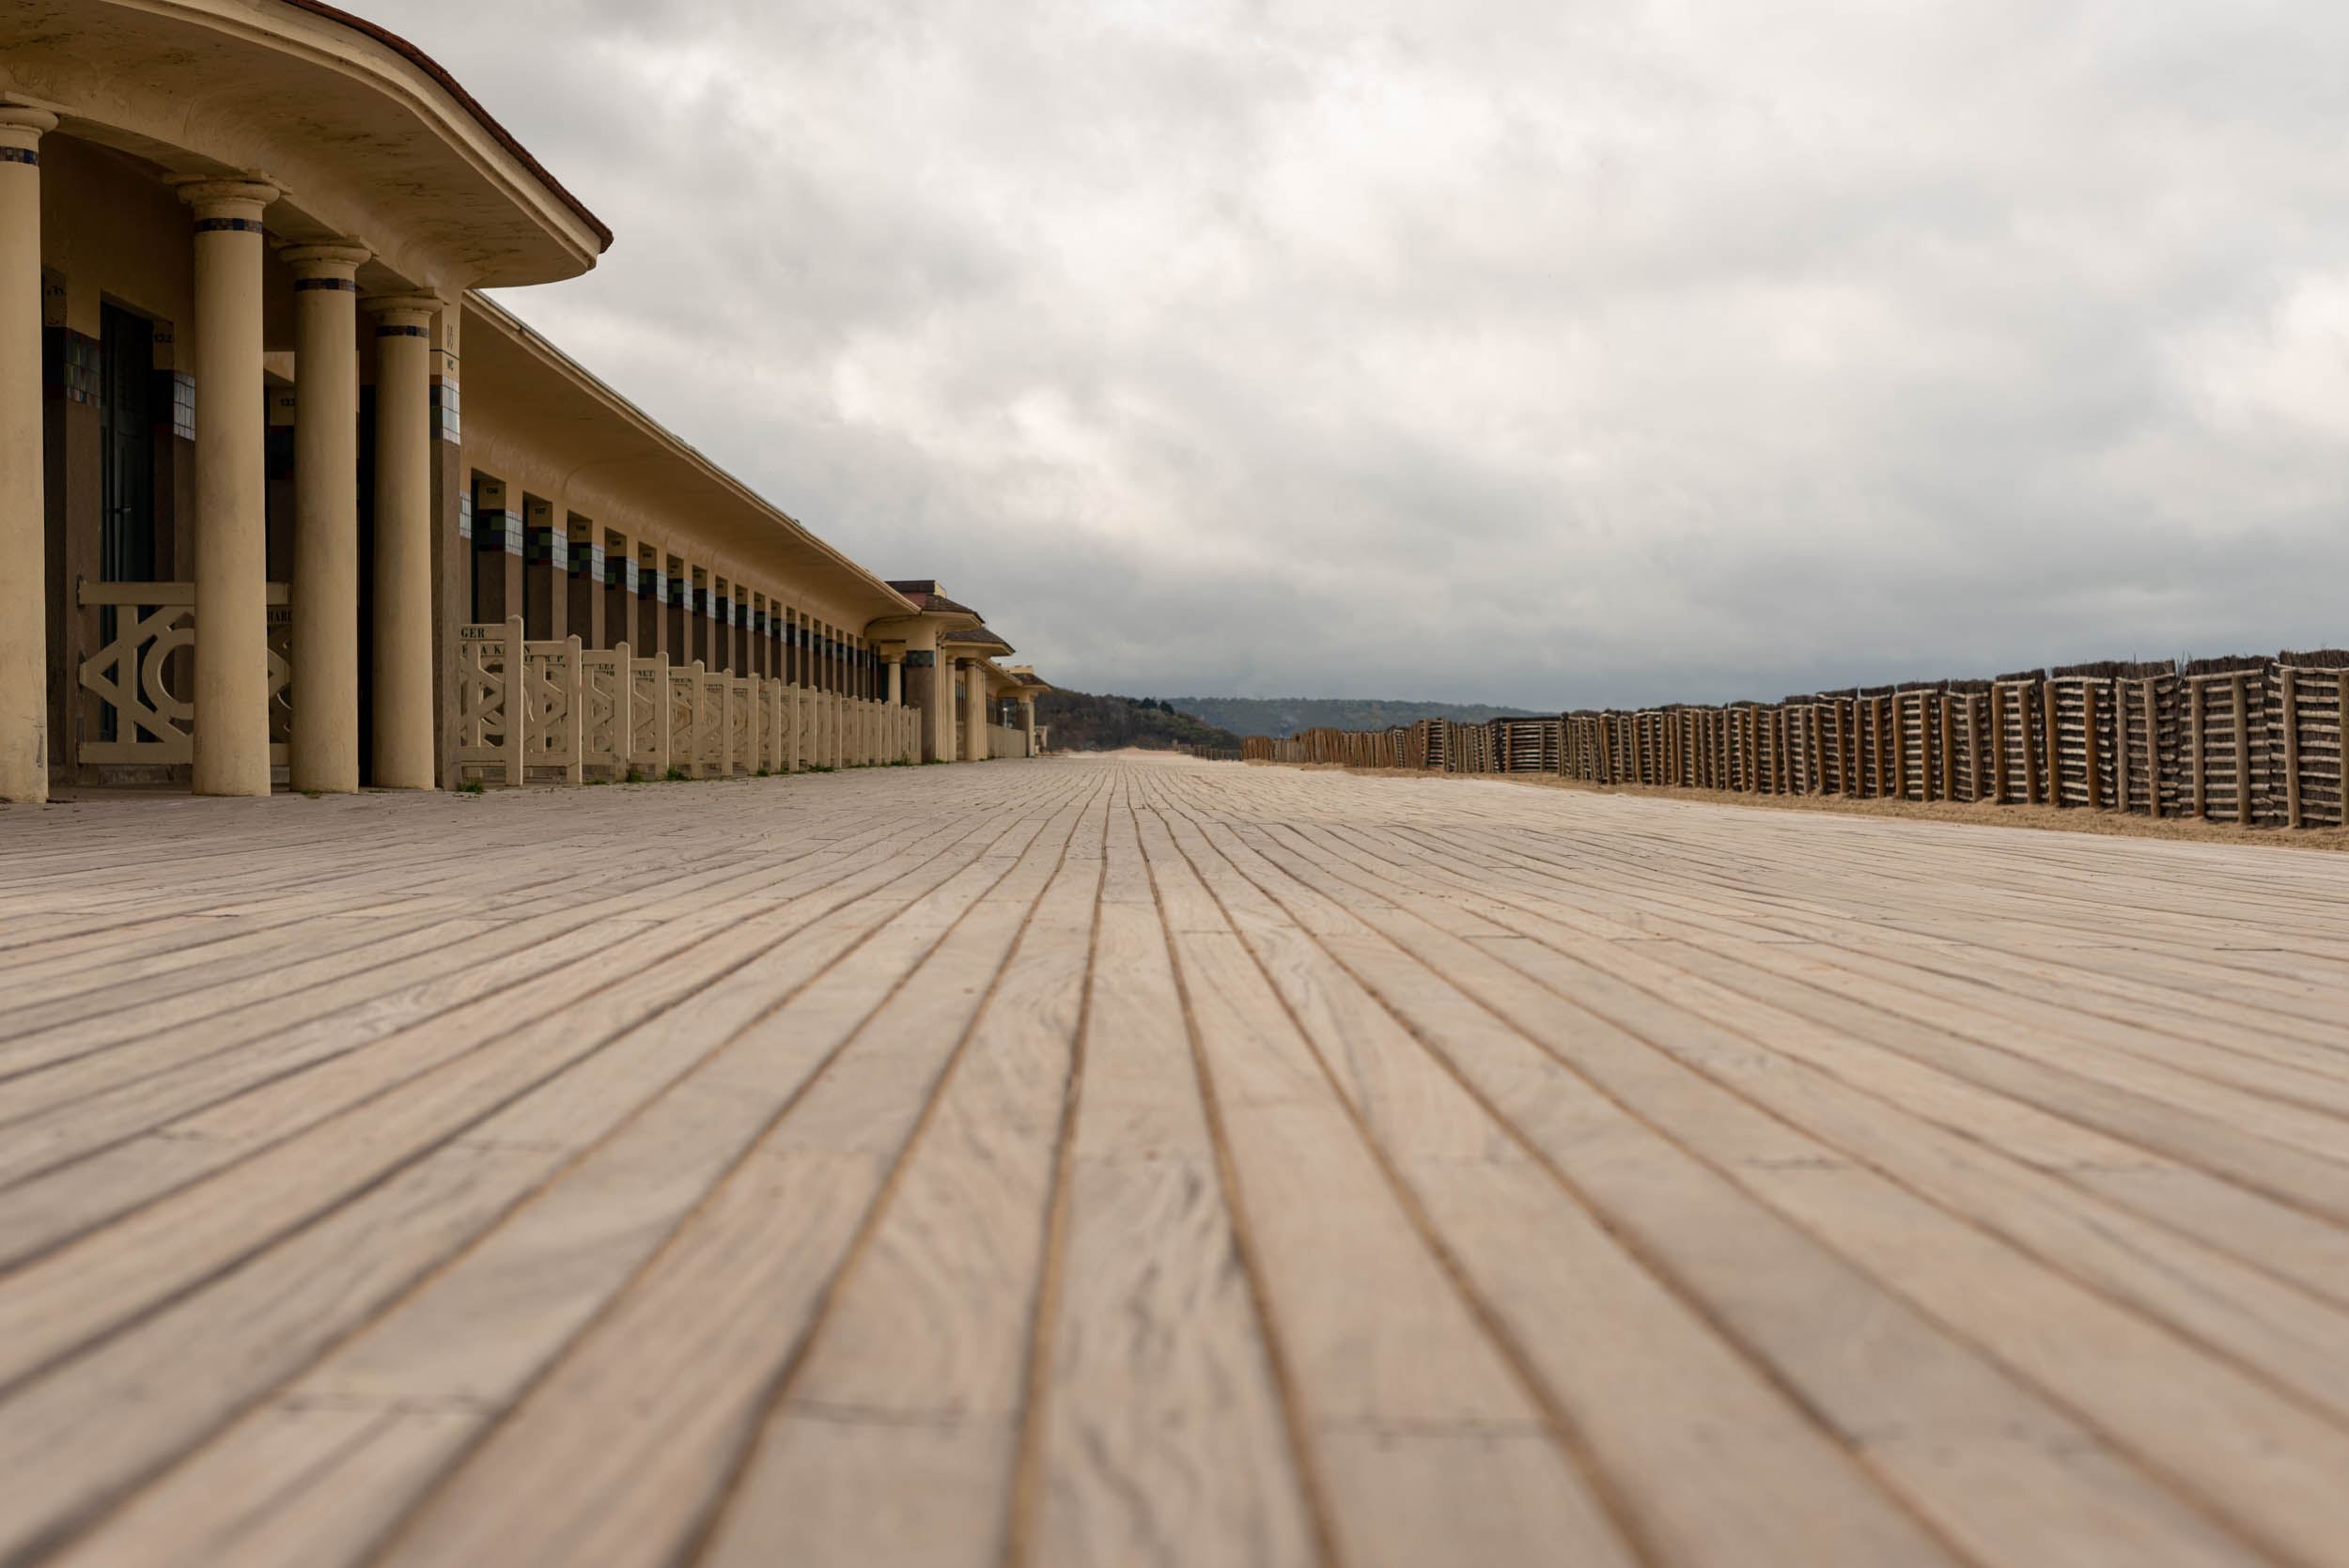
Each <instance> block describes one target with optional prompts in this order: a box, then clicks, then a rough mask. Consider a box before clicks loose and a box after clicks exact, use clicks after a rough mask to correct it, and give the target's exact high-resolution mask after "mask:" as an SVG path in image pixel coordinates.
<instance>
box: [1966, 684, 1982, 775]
mask: <svg viewBox="0 0 2349 1568" xmlns="http://www.w3.org/2000/svg"><path fill="white" fill-rule="evenodd" d="M1966 770H1967V772H1968V775H1969V778H1968V783H1967V789H1968V794H1969V796H1970V797H1971V798H1972V799H1973V800H1981V799H1982V715H1981V713H1980V712H1978V711H1977V710H1976V709H1975V707H1974V694H1973V693H1972V692H1971V691H1968V692H1967V693H1966Z"/></svg>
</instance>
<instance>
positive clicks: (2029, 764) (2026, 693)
mask: <svg viewBox="0 0 2349 1568" xmlns="http://www.w3.org/2000/svg"><path fill="white" fill-rule="evenodd" d="M2039 695H2040V693H2039V690H2038V688H2037V687H2036V686H2034V685H2031V684H2030V683H2029V682H2026V683H2025V684H2023V685H2021V686H2018V687H2016V688H2015V718H2016V719H2017V720H2019V721H2020V722H2021V725H2022V731H2021V733H2022V749H2023V794H2024V797H2025V803H2026V804H2028V805H2033V806H2036V805H2040V804H2042V803H2043V802H2044V801H2045V800H2046V797H2045V796H2044V795H2043V794H2042V793H2041V791H2040V787H2039V784H2040V772H2039V752H2040V749H2039V746H2038V745H2037V744H2035V743H2034V742H2033V741H2032V739H2031V733H2030V721H2031V706H2032V704H2031V699H2032V698H2033V697H2036V696H2039ZM2038 707H2039V727H2040V729H2041V730H2042V731H2043V732H2045V731H2046V729H2047V728H2048V727H2049V726H2050V723H2051V722H2052V719H2053V716H2052V715H2051V714H2049V713H2048V712H2047V705H2046V699H2045V698H2044V697H2042V698H2041V700H2040V702H2039V704H2038Z"/></svg>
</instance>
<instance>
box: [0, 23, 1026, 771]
mask: <svg viewBox="0 0 2349 1568" xmlns="http://www.w3.org/2000/svg"><path fill="white" fill-rule="evenodd" d="M611 241H612V234H611V231H610V230H609V229H607V228H606V227H605V226H604V225H602V223H601V222H599V220H598V219H597V218H596V216H595V215H594V214H593V213H592V212H590V211H589V210H587V209H586V208H585V207H584V206H583V205H582V203H581V202H580V201H579V200H578V198H576V197H575V196H573V195H572V194H570V193H568V191H566V190H565V189H564V188H563V186H562V185H561V184H560V183H559V182H558V181H557V180H556V179H555V178H554V177H553V176H552V174H550V173H549V172H548V171H547V170H546V169H545V168H543V167H542V166H541V165H540V164H539V163H537V161H536V160H535V159H533V158H532V157H531V155H530V154H529V152H528V151H527V150H525V149H524V148H523V147H521V144H520V143H518V142H517V141H516V140H515V139H514V137H513V136H512V135H510V134H509V133H508V132H506V131H505V130H504V129H503V128H502V127H500V126H499V125H498V123H497V122H496V121H495V120H494V119H492V118H491V117H490V116H489V114H488V113H487V112H486V111H485V110H484V109H483V108H482V107H481V105H480V104H479V103H477V102H476V101H474V99H473V98H472V97H470V96H469V95H468V94H467V93H466V92H465V90H464V89H463V88H462V87H460V86H459V85H458V84H457V83H456V82H455V81H454V80H452V79H451V78H450V77H449V75H448V74H447V73H446V72H445V71H443V70H442V69H441V68H440V67H439V66H437V65H435V64H434V63H433V62H432V61H431V60H430V59H428V58H427V57H426V56H425V55H424V54H422V53H420V52H419V51H418V50H416V49H415V48H414V47H413V46H412V45H411V44H409V43H407V42H405V41H404V40H402V39H398V38H396V37H394V36H393V35H391V34H389V33H387V32H385V31H383V30H381V29H380V28H377V27H374V26H372V25H370V24H369V23H366V22H363V21H360V20H358V19H356V18H354V17H351V16H350V15H349V14H348V13H346V12H343V11H341V10H338V9H336V8H333V7H331V6H327V5H324V4H319V3H317V0H137V3H132V0H0V800H43V799H46V798H47V794H48V792H49V790H50V789H51V788H52V787H53V785H57V784H106V783H117V782H119V783H182V784H186V785H188V786H189V787H191V788H193V789H194V790H195V791H196V792H198V793H203V794H221V795H259V794H266V793H267V792H268V791H269V790H270V789H271V788H272V784H279V783H282V784H289V785H290V786H292V787H295V788H300V789H305V790H318V791H341V790H350V789H355V788H358V787H361V786H363V785H370V786H378V787H391V788H433V787H448V786H451V785H453V784H456V783H457V782H459V778H460V775H461V772H462V765H461V757H460V753H461V752H462V746H461V744H460V739H461V737H460V733H459V732H460V728H461V724H462V722H463V718H464V701H465V699H464V697H463V694H462V687H463V681H462V679H461V678H460V665H461V664H462V663H463V661H464V660H463V658H462V657H461V655H462V652H463V650H464V649H465V648H466V647H467V646H468V644H467V642H466V639H467V638H468V637H469V636H473V637H478V636H481V635H483V634H484V629H489V630H490V631H491V632H494V631H495V630H496V629H499V628H503V627H508V626H513V627H517V628H518V631H519V635H520V636H521V637H522V638H524V639H526V641H527V644H528V645H529V646H531V647H534V648H537V647H545V646H552V647H557V648H560V647H563V646H567V645H568V644H569V643H570V640H573V639H576V644H577V646H578V647H579V648H581V649H583V650H611V649H617V648H619V647H621V646H622V645H623V644H625V645H626V646H627V648H628V649H629V650H630V655H631V657H632V658H634V659H636V660H662V661H665V664H666V665H668V666H676V667H679V668H684V667H690V666H692V665H694V664H698V665H699V666H700V667H701V669H702V670H703V671H706V672H708V673H709V674H710V675H713V676H716V675H725V676H730V677H755V679H756V680H757V681H758V682H760V683H763V685H762V689H764V686H765V685H771V684H772V683H778V682H779V683H782V684H783V685H785V686H786V687H788V688H789V689H791V690H792V691H795V692H803V691H817V692H821V693H826V694H828V696H829V697H830V698H832V699H836V700H837V704H854V705H865V706H867V707H871V708H902V707H907V706H910V707H913V708H916V709H919V710H920V713H921V717H920V719H919V720H918V721H914V722H911V723H910V724H904V723H896V722H891V723H887V724H883V723H879V722H875V723H872V724H868V725H866V726H865V729H864V730H863V731H860V730H858V729H857V728H856V727H855V726H854V725H851V724H849V723H848V722H846V721H839V722H835V723H834V726H833V729H834V733H835V737H848V736H852V735H856V734H860V733H869V734H870V735H873V736H879V735H881V734H883V733H884V732H885V733H887V734H890V735H893V736H894V735H897V734H899V733H900V732H905V733H909V734H910V736H911V737H913V738H910V739H909V740H907V741H906V742H905V744H904V747H903V750H904V751H905V753H907V754H904V755H898V754H897V751H898V749H899V748H898V743H897V742H896V741H894V740H891V741H889V742H887V743H886V744H881V743H878V742H877V743H875V744H874V745H873V746H871V747H868V750H870V751H871V752H872V753H873V754H872V755H871V756H870V757H868V758H867V759H866V760H882V759H883V758H884V757H885V758H886V759H887V760H905V761H912V760H932V759H955V758H964V757H974V756H986V755H989V754H998V753H997V750H996V743H995V742H994V741H993V740H992V739H990V736H991V735H992V734H993V732H996V731H1010V732H1011V733H1014V734H1017V735H1019V737H1020V739H1019V743H1018V744H1017V746H1016V747H1012V748H1011V749H1012V750H1014V751H1016V752H1017V753H1019V754H1025V753H1027V752H1029V751H1031V750H1033V749H1034V748H1033V744H1032V741H1031V740H1030V738H1029V737H1030V735H1031V733H1032V730H1033V723H1032V722H1030V724H1029V725H1028V726H1027V727H1026V728H1024V729H1022V728H1015V727H1014V726H1011V725H1006V724H1003V723H999V722H989V721H988V720H987V719H986V717H985V713H984V705H985V704H987V703H988V702H990V701H1000V700H1001V699H1002V698H1003V697H1005V696H1014V695H1016V694H1017V692H1018V691H1021V690H1024V688H1023V687H1022V685H1021V682H1020V681H1019V679H1018V678H1017V677H1016V676H1014V675H1011V674H1010V673H1009V672H1007V671H1005V670H1003V668H1002V667H1001V666H1000V665H999V664H998V663H997V662H996V660H997V656H998V655H1000V654H1004V653H1008V652H1009V651H1010V648H1009V644H1005V643H1003V640H1002V639H1001V638H999V637H996V636H995V635H994V634H993V633H991V632H988V631H987V629H986V628H985V626H984V625H983V623H982V621H981V618H980V617H979V615H978V614H977V613H976V612H974V611H972V610H971V609H969V608H968V607H967V606H964V605H961V604H957V603H955V602H954V601H952V600H950V599H947V598H945V597H944V595H943V594H941V593H940V592H939V591H938V586H937V584H936V583H935V582H888V581H884V580H883V579H881V578H879V577H878V576H876V575H874V574H873V573H872V572H870V571H868V570H867V569H866V568H864V567H862V566H860V565H859V564H858V563H856V562H855V561H853V560H851V559H849V558H848V555H846V554H845V553H843V552H842V551H840V550H838V549H836V548H835V547H833V546H832V545H831V544H828V543H827V542H825V541H824V540H823V539H821V538H819V537H817V535H816V534H814V533H813V532H812V531H810V530H809V529H808V528H806V527H805V526H803V525H802V524H801V523H800V522H799V521H798V520H795V519H793V518H792V517H790V516H789V515H787V514H786V513H785V512H784V511H783V510H782V509H780V508H779V507H777V506H775V505H772V504H771V503H770V502H768V501H767V500H765V499H763V498H762V497H760V496H759V495H757V494H756V493H754V491H753V490H752V489H750V488H749V487H747V486H746V485H744V484H743V483H742V482H741V481H740V480H739V479H736V478H735V477H733V476H732V475H730V474H726V473H725V472H723V470H721V469H719V468H718V467H717V466H716V465H714V464H713V463H711V462H710V461H709V460H708V458H705V457H703V456H702V455H701V454H700V453H699V452H697V451H696V450H694V448H693V447H692V446H691V445H689V444H688V443H686V442H684V441H682V440H680V439H679V438H678V437H677V436H676V435H674V434H672V433H671V432H670V431H668V430H666V429H664V428H662V427H661V426H660V425H658V424H656V423H655V422H654V421H653V420H651V419H650V418H648V417H646V415H645V414H644V413H643V412H642V411H639V410H638V409H636V408H635V407H634V406H633V405H631V404H630V402H629V401H628V400H627V399H626V398H624V397H623V396H620V395H619V394H618V393H616V392H614V390H613V389H612V388H611V387H609V386H607V385H605V384H604V383H603V382H601V381H599V380H597V379H596V378H595V377H594V376H592V375H590V374H588V373H587V372H586V371H585V370H584V369H583V368H581V366H580V365H577V364H576V363H574V362H573V361H572V360H570V359H569V358H568V357H567V356H566V355H564V354H563V353H562V352H561V351H560V350H559V349H556V348H555V347H554V346H553V345H552V344H551V343H549V342H547V341H546V339H545V338H543V337H542V336H540V335H539V334H537V333H535V332H533V331H531V330H530V329H529V328H528V327H526V326H524V325H523V324H522V323H521V321H519V320H517V319H516V318H514V317H513V316H512V315H510V314H509V313H508V312H506V310H504V309H502V308H501V307H500V306H499V305H498V304H497V303H493V302H492V301H491V300H490V299H489V298H487V297H485V296H484V295H483V294H482V293H481V292H480V290H482V289H486V288H511V287H518V286H522V285H529V284H539V283H551V282H555V281H558V280H561V279H564V278H569V277H574V276H577V275H579V274H581V273H583V272H586V271H587V270H588V269H589V268H591V267H593V266H594V265H595V263H596V260H597V258H598V256H600V255H601V254H602V252H603V251H604V249H605V248H606V247H607V246H608V245H609V244H610V243H611ZM518 657H519V656H518ZM551 657H552V658H553V659H554V660H555V662H557V663H560V662H561V656H560V654H559V653H558V654H556V655H553V656H551ZM958 695H959V696H960V697H961V698H962V701H961V702H960V703H957V696H958ZM972 703H977V704H979V705H981V706H977V707H973V706H970V705H972ZM1028 711H1029V712H1031V713H1032V711H1033V709H1032V707H1031V708H1030V709H1028ZM515 722H517V723H520V722H521V720H520V719H519V718H517V719H516V721H515ZM973 734H975V738H972V736H973ZM835 752H836V753H837V754H839V755H842V756H849V755H850V753H849V752H848V749H847V748H846V747H845V746H844V745H840V744H838V743H837V740H835ZM914 753H918V754H914ZM851 760H853V757H851ZM575 775H576V769H574V776H575Z"/></svg>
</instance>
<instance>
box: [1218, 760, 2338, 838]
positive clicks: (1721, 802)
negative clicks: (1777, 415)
mask: <svg viewBox="0 0 2349 1568" xmlns="http://www.w3.org/2000/svg"><path fill="white" fill-rule="evenodd" d="M1249 766H1251V767H1255V768H1297V769H1299V771H1301V772H1307V773H1354V774H1359V775H1361V777H1363V778H1370V779H1417V780H1421V781H1423V782H1424V783H1437V782H1442V781H1458V780H1473V781H1477V782H1480V783H1486V784H1523V785H1526V786H1528V787H1530V788H1534V789H1575V790H1585V791H1588V792H1590V793H1591V794H1594V795H1641V796H1647V797H1649V798H1651V799H1655V800H1691V801H1700V802H1703V803H1704V804H1708V805H1716V806H1743V807H1747V808H1749V809H1752V810H1758V811H1804V812H1825V813H1828V814H1829V815H1837V816H1890V817H1905V818H1906V819H1908V820H1911V821H1917V822H1972V823H1977V824H1981V825H1983V826H1986V827H1994V828H2030V829H2035V830H2037V831H2041V832H2048V833H2102V834H2105V835H2107V836H2108V837H2114V838H2162V839H2172V840H2175V841H2177V842H2179V843H2186V844H2261V845H2269V846H2275V847H2278V848H2284V849H2320V850H2327V851H2330V852H2332V853H2334V854H2341V853H2343V852H2349V829H2344V828H2301V829H2298V830H2297V831H2294V830H2290V829H2274V828H2252V829H2248V830H2246V829H2242V828H2235V827H2231V826H2229V825H2227V824H2225V823H2218V822H2198V821H2193V820H2188V819H2185V818H2172V817H2165V818H2162V819H2160V820H2155V819H2154V818H2151V817H2144V816H2124V815H2122V814H2120V813H2119V812H2110V811H2087V810H2084V809H2081V808H2078V807H2071V808H2060V807H2056V806H1994V805H1989V804H1985V803H1979V802H1975V801H1970V800H1868V799H1864V798H1863V799H1859V800H1852V799H1848V798H1846V797H1844V796H1841V795H1745V794H1734V793H1730V792H1728V791H1723V790H1714V789H1675V788H1671V787H1668V786H1665V785H1661V784H1591V783H1588V782H1586V781H1584V780H1581V779H1562V778H1559V777H1557V776H1556V775H1554V774H1549V773H1443V772H1437V771H1433V770H1425V769H1421V768H1348V767H1346V765H1345V764H1343V763H1335V762H1252V763H1251V764H1249Z"/></svg>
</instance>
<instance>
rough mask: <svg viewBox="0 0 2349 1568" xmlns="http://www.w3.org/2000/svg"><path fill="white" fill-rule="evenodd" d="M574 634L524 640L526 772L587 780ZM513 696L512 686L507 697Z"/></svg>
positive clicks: (565, 780)
mask: <svg viewBox="0 0 2349 1568" xmlns="http://www.w3.org/2000/svg"><path fill="white" fill-rule="evenodd" d="M579 656H580V646H579V639H578V638H576V637H566V638H564V639H562V640H561V641H560V642H540V643H524V644H522V668H521V703H522V722H521V726H520V728H521V747H522V777H523V779H525V780H528V779H531V778H533V777H536V778H539V779H546V780H548V781H549V782H551V783H554V784H582V783H583V782H585V777H586V775H585V771H584V764H585V759H586V751H585V739H586V731H587V726H586V723H585V722H584V721H585V718H586V711H585V710H586V706H587V704H586V699H585V696H584V694H583V692H582V691H581V689H580V677H581V674H582V672H581V669H580V658H579ZM512 700H513V693H512V691H511V689H510V688H509V691H508V693H507V701H508V702H509V703H510V702H511V701H512Z"/></svg>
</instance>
